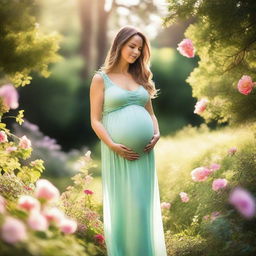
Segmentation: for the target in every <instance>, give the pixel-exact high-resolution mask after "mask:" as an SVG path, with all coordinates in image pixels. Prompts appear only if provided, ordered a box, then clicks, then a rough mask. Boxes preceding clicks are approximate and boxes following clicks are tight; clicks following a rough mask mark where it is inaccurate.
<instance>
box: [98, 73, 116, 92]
mask: <svg viewBox="0 0 256 256" xmlns="http://www.w3.org/2000/svg"><path fill="white" fill-rule="evenodd" d="M96 73H98V74H100V75H101V76H102V78H103V80H104V86H105V89H107V88H109V87H111V86H112V84H111V83H110V81H109V79H108V76H107V74H106V73H105V72H104V71H102V70H98V71H97V72H96Z"/></svg>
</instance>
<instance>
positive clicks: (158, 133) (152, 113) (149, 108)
mask: <svg viewBox="0 0 256 256" xmlns="http://www.w3.org/2000/svg"><path fill="white" fill-rule="evenodd" d="M145 109H146V110H147V111H148V112H149V114H150V116H151V118H152V121H153V125H154V135H157V136H159V137H160V131H159V125H158V121H157V118H156V116H155V113H154V110H153V106H152V101H151V99H149V100H148V102H147V104H146V105H145Z"/></svg>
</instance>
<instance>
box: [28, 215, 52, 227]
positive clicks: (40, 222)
mask: <svg viewBox="0 0 256 256" xmlns="http://www.w3.org/2000/svg"><path fill="white" fill-rule="evenodd" d="M28 225H29V227H30V228H32V229H33V230H37V231H45V230H47V229H48V222H47V219H46V218H45V217H44V215H42V214H41V213H40V212H39V211H37V210H34V211H31V212H30V215H29V217H28Z"/></svg>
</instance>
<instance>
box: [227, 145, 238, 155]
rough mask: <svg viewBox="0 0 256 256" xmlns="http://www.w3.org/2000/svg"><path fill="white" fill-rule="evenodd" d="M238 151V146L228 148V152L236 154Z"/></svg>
mask: <svg viewBox="0 0 256 256" xmlns="http://www.w3.org/2000/svg"><path fill="white" fill-rule="evenodd" d="M236 151H237V148H236V147H232V148H230V149H229V150H228V154H230V155H234V154H235V153H236Z"/></svg>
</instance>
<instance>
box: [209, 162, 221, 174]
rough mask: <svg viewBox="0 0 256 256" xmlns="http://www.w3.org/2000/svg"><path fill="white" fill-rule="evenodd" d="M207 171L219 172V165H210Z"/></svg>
mask: <svg viewBox="0 0 256 256" xmlns="http://www.w3.org/2000/svg"><path fill="white" fill-rule="evenodd" d="M209 169H210V170H211V171H213V172H214V171H217V170H219V169H220V164H216V163H214V164H211V165H210V167H209Z"/></svg>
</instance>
